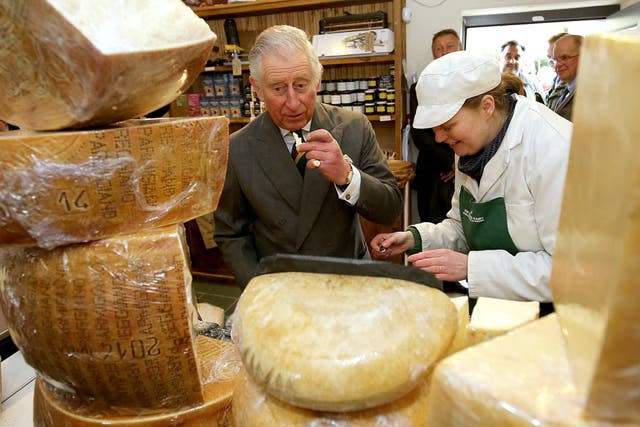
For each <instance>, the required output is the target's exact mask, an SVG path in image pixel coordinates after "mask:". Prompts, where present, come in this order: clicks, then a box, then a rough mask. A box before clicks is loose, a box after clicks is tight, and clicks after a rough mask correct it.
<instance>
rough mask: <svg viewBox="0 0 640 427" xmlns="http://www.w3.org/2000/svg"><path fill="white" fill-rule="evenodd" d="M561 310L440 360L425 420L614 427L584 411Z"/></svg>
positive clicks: (433, 423) (505, 426) (469, 426)
mask: <svg viewBox="0 0 640 427" xmlns="http://www.w3.org/2000/svg"><path fill="white" fill-rule="evenodd" d="M584 402H585V394H584V393H581V392H580V391H579V390H578V388H577V387H576V385H575V382H574V380H573V375H572V370H571V366H570V364H569V359H568V356H567V352H566V346H565V341H564V337H563V335H562V332H561V329H560V324H559V322H558V317H557V315H556V314H555V313H554V314H550V315H547V316H545V317H543V318H541V319H538V320H535V321H533V322H530V323H528V324H526V325H525V326H523V327H521V328H518V329H516V330H513V331H511V332H509V333H507V334H505V335H501V336H499V337H496V338H493V339H492V340H490V341H487V342H484V343H482V344H478V345H475V346H473V347H469V348H467V349H465V350H464V351H461V352H458V353H456V354H454V355H452V356H449V357H447V358H446V359H444V360H442V361H441V362H440V363H439V364H438V365H437V366H436V369H435V371H434V373H433V376H432V381H431V390H430V397H429V404H428V409H427V413H428V418H427V425H428V426H430V427H440V426H443V427H444V426H446V427H473V426H501V427H510V426H522V427H534V426H584V427H586V426H603V427H604V426H614V425H619V426H622V425H625V426H627V425H628V426H631V425H637V424H623V423H622V424H614V423H610V422H607V421H604V420H598V419H590V418H588V417H587V416H586V415H584V413H583V405H584Z"/></svg>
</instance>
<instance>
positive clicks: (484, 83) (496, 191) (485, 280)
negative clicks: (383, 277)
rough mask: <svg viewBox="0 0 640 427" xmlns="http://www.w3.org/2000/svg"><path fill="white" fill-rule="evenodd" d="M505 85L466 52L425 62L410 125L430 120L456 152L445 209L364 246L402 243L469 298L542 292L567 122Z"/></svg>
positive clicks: (545, 296)
mask: <svg viewBox="0 0 640 427" xmlns="http://www.w3.org/2000/svg"><path fill="white" fill-rule="evenodd" d="M507 87H510V83H509V82H507V81H503V80H502V79H501V73H500V67H499V65H498V61H496V60H495V59H492V58H487V57H485V56H481V55H477V54H472V53H469V52H464V51H462V52H454V53H451V54H449V55H447V56H444V57H442V58H440V59H437V60H435V61H433V62H432V63H430V64H429V65H428V66H427V67H426V68H425V69H424V71H423V72H422V74H421V76H420V79H419V80H418V85H417V88H416V89H417V94H418V110H417V112H416V117H415V122H414V125H415V126H416V127H419V128H433V129H434V131H435V134H436V141H438V142H439V143H441V144H447V145H449V146H451V147H452V148H453V150H454V151H455V153H456V166H457V168H456V177H455V183H456V186H455V193H454V196H453V200H452V209H451V210H450V211H449V214H448V217H447V219H445V220H444V221H442V222H441V223H439V224H432V223H428V222H424V223H420V224H415V225H411V226H409V227H408V229H407V230H405V231H399V232H395V233H382V234H378V235H377V236H375V237H374V238H373V239H372V241H371V247H372V251H374V253H375V254H376V256H378V257H381V258H383V259H384V258H385V257H389V256H394V255H397V254H399V253H403V252H405V251H406V252H407V253H408V254H410V256H409V257H408V258H407V259H408V262H409V263H411V264H412V265H413V266H415V267H418V268H421V269H423V270H425V271H428V272H430V273H432V274H434V275H435V277H436V278H437V279H440V280H443V281H466V284H467V286H468V294H469V297H470V298H477V297H480V296H486V297H493V298H502V299H510V300H531V301H541V302H551V301H552V296H551V290H550V287H549V277H550V274H551V260H552V255H553V251H554V246H555V242H556V229H557V226H558V220H559V217H560V206H561V203H562V192H563V188H564V181H565V173H566V169H567V164H568V158H569V148H570V137H571V129H572V125H571V123H570V122H568V121H567V120H565V119H563V118H562V117H560V116H558V115H557V114H555V113H553V112H552V111H551V110H550V109H548V108H547V107H545V106H544V105H542V104H540V103H539V102H535V101H532V100H530V99H529V98H526V97H523V96H519V95H515V94H511V93H509V92H508V91H507V89H506V88H507ZM510 90H511V89H510Z"/></svg>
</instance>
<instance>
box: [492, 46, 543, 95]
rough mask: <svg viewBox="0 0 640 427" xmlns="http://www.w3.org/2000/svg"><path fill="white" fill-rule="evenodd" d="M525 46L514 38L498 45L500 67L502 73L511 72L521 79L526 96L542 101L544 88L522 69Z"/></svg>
mask: <svg viewBox="0 0 640 427" xmlns="http://www.w3.org/2000/svg"><path fill="white" fill-rule="evenodd" d="M525 50H526V48H525V47H524V46H523V45H521V44H520V43H518V42H517V41H516V40H509V41H508V42H506V43H504V44H503V45H502V46H500V68H501V69H502V72H503V73H513V74H515V75H516V76H518V77H519V78H520V80H522V83H523V84H524V90H525V92H526V94H527V98H529V99H533V100H534V101H538V102H542V103H544V90H543V89H542V86H541V85H540V83H539V82H538V80H537V79H535V78H534V77H533V76H531V75H530V74H527V73H525V72H524V70H523V69H522V66H521V64H522V63H523V62H524V61H523V60H524V52H525Z"/></svg>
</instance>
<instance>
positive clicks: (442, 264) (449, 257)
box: [374, 236, 468, 282]
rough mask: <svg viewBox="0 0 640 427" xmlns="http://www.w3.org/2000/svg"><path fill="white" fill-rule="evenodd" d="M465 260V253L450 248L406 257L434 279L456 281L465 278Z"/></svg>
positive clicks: (466, 258) (466, 257)
mask: <svg viewBox="0 0 640 427" xmlns="http://www.w3.org/2000/svg"><path fill="white" fill-rule="evenodd" d="M376 237H377V236H376ZM374 240H375V239H374ZM467 260H468V256H467V254H463V253H460V252H456V251H452V250H451V249H432V250H429V251H424V252H419V253H417V254H413V255H411V256H410V257H408V258H407V261H409V262H410V263H411V264H412V265H413V266H414V267H418V268H419V269H421V270H424V271H428V272H429V273H431V274H433V275H434V276H435V278H436V279H438V280H445V281H447V282H457V281H460V280H465V279H466V278H467Z"/></svg>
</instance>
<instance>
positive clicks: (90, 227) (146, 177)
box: [0, 117, 229, 248]
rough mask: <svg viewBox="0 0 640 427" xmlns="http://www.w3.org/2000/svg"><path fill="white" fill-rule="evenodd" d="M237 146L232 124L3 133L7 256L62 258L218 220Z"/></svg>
mask: <svg viewBox="0 0 640 427" xmlns="http://www.w3.org/2000/svg"><path fill="white" fill-rule="evenodd" d="M228 145H229V120H228V119H227V118H224V117H197V118H182V119H141V120H129V121H126V122H121V123H119V124H116V125H113V126H110V127H107V128H104V129H99V130H97V129H96V130H86V131H63V132H46V133H40V132H27V131H12V132H6V133H2V134H0V170H2V174H0V188H2V192H0V246H3V245H34V244H37V245H38V246H40V247H44V248H53V247H56V246H59V245H63V244H69V243H77V242H84V241H90V240H97V239H103V238H106V237H110V236H113V235H117V234H127V233H133V232H136V231H137V230H141V229H146V228H151V227H157V226H163V225H168V224H174V223H179V222H185V221H187V220H189V219H192V218H195V217H198V216H200V215H204V214H206V213H209V212H212V211H214V210H215V208H216V207H217V204H218V200H219V198H220V194H221V191H222V186H223V184H224V178H225V173H226V169H227V158H228Z"/></svg>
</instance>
